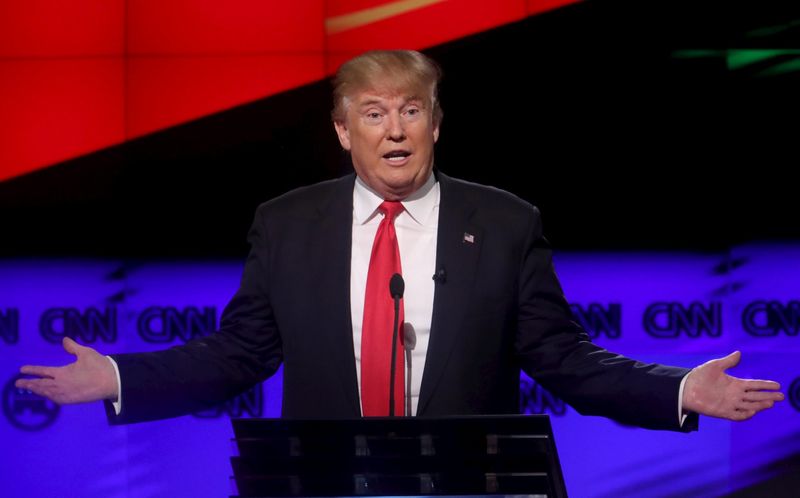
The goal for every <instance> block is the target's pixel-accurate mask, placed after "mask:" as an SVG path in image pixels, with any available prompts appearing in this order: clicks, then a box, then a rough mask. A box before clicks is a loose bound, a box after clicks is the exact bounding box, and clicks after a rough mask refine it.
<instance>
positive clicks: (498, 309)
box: [109, 172, 695, 430]
mask: <svg viewBox="0 0 800 498" xmlns="http://www.w3.org/2000/svg"><path fill="white" fill-rule="evenodd" d="M437 177H438V180H439V183H440V192H441V202H440V210H439V233H438V241H437V254H436V268H437V269H439V268H443V269H445V271H446V280H445V281H444V282H441V283H437V284H436V290H435V295H434V303H433V319H432V324H431V333H430V334H431V335H430V342H429V346H428V353H427V361H426V364H425V371H424V373H423V378H422V387H421V391H420V399H419V406H418V410H417V414H418V415H419V416H443V415H465V414H498V413H517V412H518V410H519V372H520V369H523V370H525V372H527V373H528V374H529V375H530V376H532V377H533V378H534V379H535V380H537V381H538V382H539V383H540V384H542V385H543V386H544V387H545V388H547V389H548V390H550V391H551V392H553V393H554V394H556V395H557V396H559V397H561V398H562V399H564V400H565V401H566V402H568V403H569V404H570V405H572V406H573V407H574V408H576V409H577V410H578V411H579V412H581V413H584V414H596V415H604V416H607V417H612V418H615V419H617V420H619V421H621V422H624V423H629V424H635V425H640V426H644V427H649V428H656V429H672V430H680V429H679V426H678V420H677V418H678V416H677V407H678V390H679V384H680V381H681V379H682V377H683V376H684V375H685V374H686V373H687V372H688V369H684V368H673V367H666V366H662V365H656V364H643V363H638V362H636V361H633V360H630V359H628V358H625V357H622V356H619V355H616V354H614V353H610V352H608V351H605V350H604V349H601V348H599V347H598V346H596V345H594V344H592V343H591V342H590V341H589V338H588V336H587V335H586V333H585V332H584V331H583V330H582V329H581V328H580V327H579V326H578V325H577V324H576V323H575V322H574V321H573V320H572V316H571V312H570V310H569V307H568V305H567V302H566V301H565V299H564V297H563V295H562V291H561V287H560V285H559V283H558V280H557V278H556V275H555V273H554V271H553V266H552V262H551V251H550V249H549V247H548V245H547V243H546V241H545V240H544V238H543V237H542V227H541V223H540V217H539V212H538V210H537V209H536V208H535V207H533V206H531V205H530V204H528V203H527V202H525V201H523V200H521V199H519V198H517V197H515V196H513V195H511V194H509V193H507V192H504V191H501V190H498V189H494V188H490V187H485V186H481V185H476V184H473V183H468V182H465V181H461V180H456V179H453V178H449V177H447V176H446V175H444V174H442V173H440V172H437ZM354 178H355V176H354V175H349V176H346V177H344V178H340V179H338V180H332V181H327V182H323V183H319V184H316V185H312V186H309V187H305V188H301V189H298V190H294V191H292V192H289V193H287V194H285V195H283V196H281V197H278V198H276V199H273V200H271V201H269V202H266V203H264V204H263V205H261V206H260V207H259V208H258V210H257V211H256V215H255V221H254V222H253V226H252V229H251V231H250V234H249V241H250V243H251V246H252V248H251V251H250V254H249V256H248V258H247V262H246V265H245V269H244V273H243V275H242V281H241V286H240V288H239V290H238V292H237V293H236V295H235V296H234V297H233V299H232V300H231V302H230V303H229V304H228V306H227V307H226V308H225V311H224V313H223V316H222V319H221V324H220V325H221V326H220V330H219V332H218V333H216V334H212V335H211V336H208V337H204V338H201V339H198V340H194V341H191V342H189V343H187V344H185V345H182V346H178V347H175V348H171V349H168V350H164V351H159V352H155V353H143V354H123V355H115V356H114V359H115V360H116V361H117V364H118V365H119V369H120V374H121V378H122V402H123V408H122V413H121V414H120V415H119V416H116V415H114V414H113V410H110V411H109V418H110V420H111V421H112V423H127V422H137V421H144V420H152V419H157V418H165V417H171V416H176V415H181V414H185V413H189V412H192V411H196V410H200V409H205V408H208V407H209V406H212V405H214V404H217V403H219V402H221V401H223V400H225V399H227V398H230V397H232V396H234V395H236V394H237V393H239V392H241V391H243V390H245V389H247V388H249V387H251V386H252V385H253V384H254V383H257V382H259V381H262V380H264V379H265V378H267V377H269V376H270V375H272V374H273V373H274V372H275V371H276V370H277V369H278V367H279V365H280V364H281V362H283V364H284V381H283V382H284V388H283V415H284V416H285V417H292V418H355V417H359V416H360V410H359V393H358V389H357V381H356V366H355V359H354V354H353V338H352V328H351V321H350V244H351V232H352V198H353V182H354ZM465 234H469V235H472V240H473V241H472V242H468V241H467V240H465ZM468 238H469V237H468ZM694 423H695V420H689V421H688V423H687V424H684V428H683V430H687V429H689V428H693V427H694Z"/></svg>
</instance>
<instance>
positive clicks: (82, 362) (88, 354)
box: [15, 337, 119, 405]
mask: <svg viewBox="0 0 800 498" xmlns="http://www.w3.org/2000/svg"><path fill="white" fill-rule="evenodd" d="M62 344H63V345H64V349H65V350H66V351H67V352H68V353H70V354H72V355H75V357H76V360H75V362H74V363H70V364H69V365H65V366H63V367H44V366H36V365H25V366H23V367H22V368H20V372H22V373H23V374H28V375H33V376H35V377H37V378H33V379H18V380H17V382H16V384H15V385H16V387H18V388H20V389H28V390H30V391H33V392H34V393H36V394H38V395H40V396H44V397H45V398H48V399H50V400H52V401H54V402H56V403H58V404H60V405H63V404H68V403H88V402H90V401H98V400H102V399H108V400H112V401H115V400H116V399H117V398H118V396H119V393H118V392H117V390H118V389H117V374H116V372H115V370H114V366H113V365H112V364H111V361H110V360H109V359H108V358H106V357H105V356H103V355H101V354H100V353H98V352H97V351H95V350H94V349H92V348H89V347H86V346H81V345H80V344H78V343H77V342H75V341H73V340H72V339H70V338H69V337H65V338H64V340H63V342H62Z"/></svg>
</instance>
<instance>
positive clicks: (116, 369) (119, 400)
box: [106, 356, 683, 415]
mask: <svg viewBox="0 0 800 498" xmlns="http://www.w3.org/2000/svg"><path fill="white" fill-rule="evenodd" d="M106 358H108V361H110V362H111V366H113V367H114V373H116V374H117V399H116V401H112V402H111V405H112V406H113V407H114V413H116V414H117V415H119V414H120V413H121V412H122V377H120V376H119V367H118V366H117V362H116V361H114V358H112V357H110V356H106ZM681 392H683V384H681Z"/></svg>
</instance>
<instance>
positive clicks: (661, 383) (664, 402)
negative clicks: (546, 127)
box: [515, 208, 697, 431]
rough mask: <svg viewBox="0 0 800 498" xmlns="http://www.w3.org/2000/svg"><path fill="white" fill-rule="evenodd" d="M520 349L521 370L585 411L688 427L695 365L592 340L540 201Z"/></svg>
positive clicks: (523, 276) (525, 282)
mask: <svg viewBox="0 0 800 498" xmlns="http://www.w3.org/2000/svg"><path fill="white" fill-rule="evenodd" d="M515 350H516V354H517V356H518V359H519V361H520V364H521V366H522V368H523V370H524V371H525V372H526V373H527V374H528V375H530V376H531V377H532V378H534V379H535V380H536V381H537V382H538V383H539V384H541V385H542V386H543V387H544V388H546V389H547V390H549V391H550V392H552V393H553V394H555V395H556V396H558V397H560V398H561V399H563V400H564V401H566V402H567V403H569V404H570V405H571V406H572V407H573V408H575V409H576V410H577V411H578V412H580V413H581V414H584V415H601V416H605V417H609V418H612V419H615V420H617V421H619V422H622V423H625V424H631V425H637V426H640V427H645V428H649V429H666V430H676V431H689V430H694V429H696V428H697V415H696V414H692V415H690V416H689V417H688V419H687V420H686V421H685V422H684V423H683V425H682V426H680V425H679V423H678V416H677V409H678V406H679V400H678V396H679V390H680V384H681V380H682V379H683V377H684V376H685V375H686V374H687V373H688V372H689V370H690V369H687V368H679V367H670V366H665V365H659V364H655V363H642V362H638V361H635V360H632V359H630V358H626V357H625V356H622V355H618V354H615V353H612V352H610V351H607V350H605V349H603V348H601V347H599V346H597V345H595V344H593V343H592V342H591V340H590V339H589V336H588V335H587V334H586V332H585V331H584V330H583V329H582V328H581V327H580V325H578V324H577V323H576V322H575V321H574V320H573V317H572V312H571V310H570V308H569V305H568V304H567V301H566V300H565V298H564V295H563V292H562V289H561V285H560V284H559V282H558V279H557V277H556V274H555V270H554V268H553V263H552V252H551V250H550V247H549V245H548V243H547V241H546V240H545V239H544V238H543V236H542V228H541V219H540V215H539V211H538V210H537V209H536V208H534V211H533V216H532V217H531V220H530V225H529V227H528V235H527V239H526V242H525V244H524V249H523V252H522V258H521V262H520V282H519V316H518V330H517V336H516V341H515Z"/></svg>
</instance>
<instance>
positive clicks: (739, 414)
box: [731, 410, 756, 422]
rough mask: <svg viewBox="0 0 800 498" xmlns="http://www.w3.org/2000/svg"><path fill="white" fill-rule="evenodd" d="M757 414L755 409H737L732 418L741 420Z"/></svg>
mask: <svg viewBox="0 0 800 498" xmlns="http://www.w3.org/2000/svg"><path fill="white" fill-rule="evenodd" d="M755 414H756V412H755V411H753V410H736V411H735V412H734V413H733V416H732V417H731V420H736V421H739V422H741V421H743V420H747V419H750V418H752V417H753V415H755Z"/></svg>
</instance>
